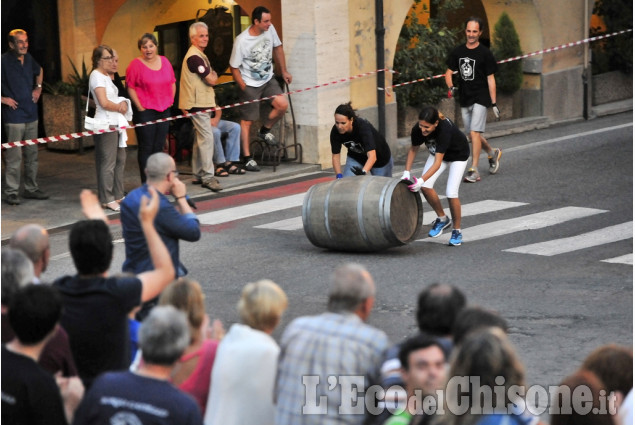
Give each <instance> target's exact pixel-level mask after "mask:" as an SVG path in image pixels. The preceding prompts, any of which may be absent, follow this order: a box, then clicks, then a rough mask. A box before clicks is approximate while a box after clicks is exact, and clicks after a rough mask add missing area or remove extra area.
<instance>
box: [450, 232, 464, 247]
mask: <svg viewBox="0 0 635 425" xmlns="http://www.w3.org/2000/svg"><path fill="white" fill-rule="evenodd" d="M461 242H463V233H461V231H460V230H452V236H451V237H450V246H459V245H461Z"/></svg>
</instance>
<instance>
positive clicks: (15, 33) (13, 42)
mask: <svg viewBox="0 0 635 425" xmlns="http://www.w3.org/2000/svg"><path fill="white" fill-rule="evenodd" d="M9 48H10V49H11V50H13V52H14V53H15V54H17V55H18V56H23V55H25V54H26V53H27V51H28V50H29V36H28V35H27V33H26V31H24V30H22V29H19V28H16V29H14V30H11V31H10V32H9Z"/></svg>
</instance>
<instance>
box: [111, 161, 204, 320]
mask: <svg viewBox="0 0 635 425" xmlns="http://www.w3.org/2000/svg"><path fill="white" fill-rule="evenodd" d="M145 173H146V183H145V184H144V185H143V186H141V187H138V188H136V189H135V190H133V191H132V192H130V193H129V194H128V195H127V196H126V198H125V199H124V200H123V202H122V203H121V227H122V229H123V237H124V240H125V241H126V242H125V245H126V260H125V261H124V263H123V267H122V269H123V271H124V272H130V273H134V274H139V273H141V272H144V271H147V270H152V269H153V268H154V266H153V265H152V259H151V258H150V252H149V250H148V246H147V244H146V240H145V237H144V235H143V230H142V228H141V222H140V221H139V206H140V204H141V197H142V196H144V195H145V196H148V197H149V196H150V192H149V187H150V186H152V187H154V188H155V189H156V190H157V192H158V193H159V197H160V201H159V202H160V203H159V212H158V213H157V217H156V218H155V220H154V226H155V228H156V229H157V232H158V233H159V236H161V239H162V240H163V243H164V244H165V246H166V247H167V248H168V251H169V252H170V257H172V263H173V264H174V270H175V271H176V273H175V274H176V275H175V278H176V277H180V276H185V275H186V274H187V269H186V268H185V266H184V265H183V264H181V262H180V260H179V240H180V239H182V240H185V241H188V242H196V241H198V240H199V239H200V237H201V229H200V225H199V221H198V218H197V217H196V215H195V214H194V213H193V212H192V208H191V207H190V205H189V204H188V202H187V197H186V191H187V189H186V186H185V184H184V183H183V182H182V181H181V180H179V172H178V171H177V170H176V164H175V163H174V159H172V157H171V156H170V155H168V154H166V153H163V152H157V153H155V154H152V155H150V156H149V157H148V162H147V163H146V169H145ZM166 194H169V195H172V196H173V197H174V199H175V200H176V202H175V204H174V205H172V204H171V203H170V201H169V199H168V197H167V196H166ZM155 304H156V299H155V300H152V301H149V302H147V303H144V305H143V307H142V308H141V311H139V312H138V313H137V320H143V318H144V317H145V316H147V314H148V313H149V312H150V310H151V308H152V307H154V305H155Z"/></svg>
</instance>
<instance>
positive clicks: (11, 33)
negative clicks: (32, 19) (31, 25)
mask: <svg viewBox="0 0 635 425" xmlns="http://www.w3.org/2000/svg"><path fill="white" fill-rule="evenodd" d="M16 35H27V33H26V31H24V30H23V29H20V28H16V29H14V30H11V31H9V43H15V42H16V38H15V36H16Z"/></svg>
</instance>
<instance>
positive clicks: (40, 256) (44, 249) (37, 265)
mask: <svg viewBox="0 0 635 425" xmlns="http://www.w3.org/2000/svg"><path fill="white" fill-rule="evenodd" d="M9 246H11V247H12V248H15V249H19V250H20V251H22V252H24V253H25V254H26V256H27V257H29V259H30V260H31V262H32V263H33V272H34V274H35V278H34V282H35V283H39V282H40V276H41V275H42V273H44V272H45V271H46V268H47V267H48V264H49V258H50V256H51V249H50V245H49V233H48V231H47V230H46V229H45V228H44V227H42V226H40V225H39V224H26V225H24V226H22V227H20V228H19V229H18V230H16V231H15V233H13V235H11V240H10V241H9Z"/></svg>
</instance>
